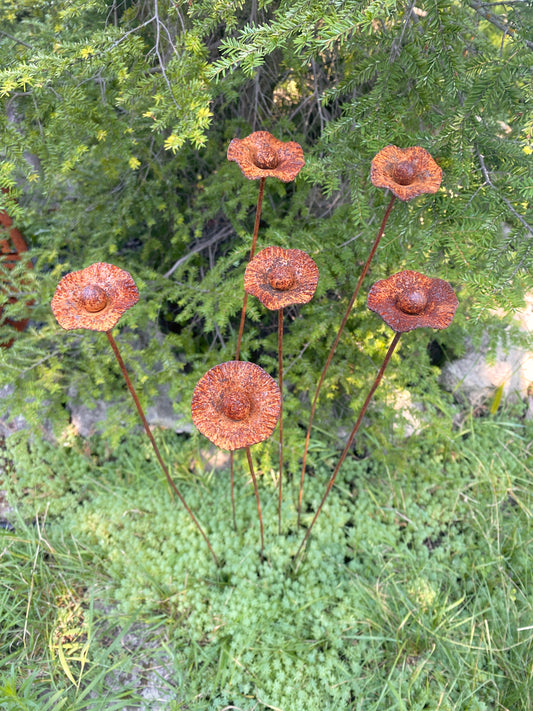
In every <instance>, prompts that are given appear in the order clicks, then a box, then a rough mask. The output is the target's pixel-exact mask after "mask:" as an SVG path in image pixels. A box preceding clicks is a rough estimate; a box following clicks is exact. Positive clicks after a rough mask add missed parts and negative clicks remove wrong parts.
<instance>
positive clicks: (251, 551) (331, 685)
mask: <svg viewBox="0 0 533 711" xmlns="http://www.w3.org/2000/svg"><path fill="white" fill-rule="evenodd" d="M532 436H533V425H532V424H531V423H529V422H527V423H520V422H518V421H506V420H505V419H503V418H501V419H500V420H497V419H495V418H484V419H470V418H468V419H466V420H465V421H464V423H463V425H462V427H461V428H460V429H458V430H450V429H448V428H441V429H440V430H439V428H433V429H430V430H427V431H426V432H425V433H423V434H421V435H419V436H413V437H411V438H410V440H407V441H404V440H400V439H398V440H396V441H391V442H389V444H390V445H391V446H390V448H389V452H388V453H386V454H385V453H384V454H382V455H381V457H379V458H363V459H360V460H357V459H354V458H350V459H347V461H346V462H345V467H344V468H343V475H342V477H340V478H339V481H338V482H337V484H336V486H335V487H334V488H333V490H332V492H331V495H330V499H329V506H328V508H327V509H325V511H324V514H323V515H322V517H321V518H320V519H319V520H318V522H317V524H316V527H315V529H314V535H313V538H312V540H311V543H310V545H309V547H308V550H307V554H306V557H305V559H304V562H303V563H302V565H301V567H300V568H299V570H298V573H297V574H294V572H291V571H292V568H291V563H292V556H293V555H294V553H295V551H296V548H297V544H298V542H299V539H300V537H299V536H298V535H297V532H296V525H295V523H296V504H297V496H296V492H294V500H293V501H291V500H290V499H289V498H286V499H285V500H284V507H285V509H284V512H283V513H284V515H283V522H284V525H283V529H282V535H281V536H278V535H276V532H277V524H278V519H277V496H276V482H275V479H274V478H272V477H270V476H269V474H268V471H264V470H263V472H262V476H261V477H260V488H261V497H262V500H263V502H264V507H263V515H264V523H265V531H266V536H265V539H266V546H265V560H264V562H261V560H260V557H259V556H258V551H259V546H258V540H257V531H256V521H255V517H254V516H253V510H254V506H253V496H254V493H253V490H252V487H251V485H250V482H249V481H246V480H244V479H243V478H238V480H237V481H238V483H237V486H238V488H239V492H238V496H237V497H236V506H237V516H238V520H239V522H240V525H239V529H238V532H237V533H236V534H235V533H234V534H232V535H231V536H229V535H228V520H229V512H230V508H231V503H230V496H229V492H228V487H227V482H226V473H225V472H220V473H215V472H211V473H209V472H208V471H205V472H203V474H202V472H197V478H196V479H194V480H193V479H192V478H191V477H190V476H188V477H186V478H184V479H183V481H182V482H181V485H182V486H185V487H186V490H187V498H188V499H190V500H191V502H192V504H193V505H194V506H195V508H197V510H198V512H199V515H200V516H201V517H202V520H204V521H206V522H208V533H209V536H210V539H211V540H212V541H213V545H214V546H215V547H217V549H219V550H224V551H225V554H224V560H223V564H222V567H221V568H220V569H216V568H213V565H212V562H211V560H210V558H209V554H208V552H207V550H206V549H205V547H204V546H203V545H202V541H201V540H200V539H199V537H198V536H197V535H196V534H195V530H194V526H193V524H192V522H191V521H190V519H188V517H187V516H186V513H185V511H181V510H180V509H177V508H176V507H174V506H173V505H172V504H171V502H170V501H169V500H168V496H167V492H166V490H165V480H164V479H163V477H162V476H159V479H158V484H157V486H155V487H154V484H153V481H154V474H155V473H156V472H157V471H158V469H157V463H156V462H155V461H154V458H153V455H152V454H151V452H150V449H149V447H148V446H147V444H143V443H142V442H141V440H139V443H138V446H134V447H132V446H131V442H130V443H129V444H127V443H124V444H123V445H121V446H120V447H119V448H117V450H115V451H114V452H113V453H112V454H111V453H109V451H108V452H107V453H106V445H105V442H95V443H94V446H93V448H92V449H91V451H90V452H84V451H83V449H82V448H81V446H78V444H76V443H74V444H73V445H72V446H70V447H65V448H63V449H57V448H54V447H52V446H49V445H47V444H45V443H42V442H41V443H35V445H33V446H32V447H31V449H30V450H28V448H27V447H26V445H25V443H24V442H23V441H22V440H21V441H20V442H19V443H18V444H17V443H15V441H13V443H12V444H10V445H9V447H10V452H9V456H10V457H11V458H12V459H13V461H14V465H15V467H16V470H17V472H18V473H17V477H16V479H15V481H16V486H17V489H16V491H14V492H13V496H14V498H15V499H18V500H19V501H21V503H22V504H23V510H24V511H25V512H26V514H25V515H26V516H27V517H28V518H30V517H32V516H35V515H39V514H42V513H43V511H44V510H45V509H48V514H47V520H48V524H47V526H48V528H47V535H48V537H49V540H50V542H51V545H54V540H55V538H56V536H57V538H58V540H59V539H61V540H63V541H67V543H68V541H71V543H70V544H68V545H71V546H73V547H74V545H75V546H76V547H78V548H79V549H80V550H83V551H84V552H85V553H84V555H90V558H91V565H93V566H96V570H99V574H100V575H104V576H105V577H106V578H107V581H108V583H107V585H108V590H107V593H106V595H107V596H108V598H109V600H110V601H113V600H114V602H115V604H117V605H118V606H119V608H120V609H121V610H122V611H123V612H125V613H128V614H131V613H135V614H136V615H140V616H141V617H142V616H143V615H153V614H157V613H159V614H162V615H163V616H164V618H165V620H166V622H165V624H166V625H167V628H168V630H169V636H170V639H171V641H170V642H168V645H169V646H170V648H171V649H172V653H173V655H174V659H175V664H176V665H177V666H180V667H181V668H188V669H191V670H194V671H193V672H191V676H190V678H182V680H181V682H180V683H181V684H182V686H180V688H179V690H177V691H176V694H178V693H179V694H180V695H181V696H182V697H183V696H185V697H186V698H189V699H191V700H192V698H195V699H196V702H195V703H196V704H197V705H196V706H195V708H205V709H220V708H223V707H224V706H225V705H235V706H237V707H238V708H241V709H246V710H248V709H250V710H251V709H252V708H254V706H255V705H257V704H259V707H260V705H261V704H263V705H270V706H274V707H277V708H281V709H283V711H299V710H300V709H302V708H306V709H309V710H310V711H314V709H324V708H328V709H329V708H331V709H333V708H343V709H344V708H346V709H364V711H368V710H369V709H370V710H372V711H380V710H381V709H382V708H383V707H384V706H390V707H391V708H398V709H399V708H409V709H420V710H422V709H430V708H431V709H433V708H439V704H440V708H447V709H450V711H452V710H454V709H459V708H469V709H476V710H477V711H485V710H486V711H488V709H492V708H497V707H498V705H502V706H504V707H507V708H513V709H520V710H524V711H525V709H527V708H528V706H529V705H530V704H531V702H532V700H533V698H532V694H531V688H532V685H531V681H532V679H531V670H529V668H528V667H527V663H526V662H525V660H527V658H528V656H529V655H531V653H532V651H533V634H532V630H531V628H530V623H531V615H532V614H533V597H532V595H531V589H532V588H531V577H530V570H529V568H530V565H529V561H530V560H531V555H532V554H533V550H532V543H531V541H532V540H533V538H532V536H531V532H532V514H531V512H532V510H533V487H532V485H531V481H532V479H531V470H532V468H533V461H532V459H531V453H530V452H529V449H528V442H530V441H531V437H532ZM158 439H159V443H160V446H161V448H162V450H163V451H165V452H166V453H167V454H168V456H169V458H170V461H172V462H180V471H182V472H183V477H185V472H186V471H187V469H188V467H189V466H190V465H191V461H192V460H193V458H194V457H195V453H194V447H193V446H192V445H193V444H194V439H195V438H193V440H192V441H191V440H185V439H183V438H182V439H181V440H177V439H176V437H175V436H174V435H172V434H171V433H160V434H159V435H158ZM367 445H371V442H370V441H369V442H367ZM333 461H334V452H333V451H332V452H330V454H329V455H327V458H326V461H325V464H324V465H323V466H319V467H317V470H316V471H315V472H314V475H313V476H310V477H309V481H308V488H306V498H305V500H304V509H303V511H304V513H303V523H304V524H305V525H307V524H308V523H309V520H310V517H311V515H312V513H308V512H307V509H308V508H309V509H310V510H311V512H312V511H313V510H314V509H315V508H316V505H317V503H318V501H319V499H320V496H321V493H322V491H323V487H324V481H325V479H326V478H327V476H328V472H329V471H330V467H331V463H332V462H333ZM67 462H68V470H69V473H68V474H66V475H65V474H64V475H63V478H62V482H63V483H62V484H61V486H58V484H57V480H58V479H59V480H61V477H58V476H55V473H56V472H57V473H59V472H64V471H65V470H66V468H67ZM243 470H244V464H243V465H242V469H241V471H243ZM241 476H242V475H241ZM44 492H46V493H44ZM74 541H75V544H74ZM125 550H127V551H128V554H127V555H125V554H124V551H125Z"/></svg>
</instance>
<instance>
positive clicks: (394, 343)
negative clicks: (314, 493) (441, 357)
mask: <svg viewBox="0 0 533 711" xmlns="http://www.w3.org/2000/svg"><path fill="white" fill-rule="evenodd" d="M400 336H401V333H396V334H395V335H394V338H393V339H392V342H391V344H390V346H389V350H388V351H387V354H386V356H385V360H384V361H383V364H382V366H381V368H380V369H379V372H378V374H377V375H376V379H375V380H374V383H373V385H372V387H371V388H370V391H369V393H368V395H367V396H366V400H365V402H364V403H363V407H362V408H361V412H360V413H359V417H358V418H357V421H356V423H355V425H354V427H353V429H352V431H351V433H350V436H349V437H348V441H347V442H346V446H345V447H344V449H343V450H342V454H341V456H340V459H339V461H338V462H337V466H336V467H335V470H334V472H333V474H332V475H331V478H330V480H329V482H328V485H327V488H326V493H325V494H324V496H323V497H322V501H321V502H320V505H319V507H318V509H317V510H316V513H315V515H314V518H313V520H312V521H311V525H310V526H309V528H308V529H307V532H306V534H305V536H304V539H303V541H302V542H301V544H300V547H299V548H298V551H297V552H296V556H295V557H294V562H295V564H296V567H295V570H298V568H299V566H300V562H299V561H298V558H299V557H300V554H301V552H302V551H303V548H304V546H305V544H306V543H307V540H308V538H309V536H310V534H311V530H312V528H313V526H314V525H315V521H316V520H317V518H318V515H319V513H320V512H321V511H322V507H323V506H324V504H325V503H326V499H327V498H328V494H329V492H330V491H331V488H332V486H333V484H334V483H335V479H336V477H337V474H338V473H339V469H340V468H341V466H342V463H343V462H344V460H345V458H346V455H347V454H348V452H349V450H350V446H351V444H352V442H353V438H354V437H355V435H356V434H357V430H358V429H359V426H360V424H361V422H362V420H363V417H364V414H365V412H366V410H367V408H368V405H369V404H370V401H371V400H372V396H373V395H374V393H375V392H376V390H377V388H378V385H379V384H380V382H381V379H382V377H383V373H384V372H385V368H386V367H387V365H388V364H389V361H390V359H391V356H392V354H393V353H394V349H395V348H396V346H397V345H398V341H399V340H400Z"/></svg>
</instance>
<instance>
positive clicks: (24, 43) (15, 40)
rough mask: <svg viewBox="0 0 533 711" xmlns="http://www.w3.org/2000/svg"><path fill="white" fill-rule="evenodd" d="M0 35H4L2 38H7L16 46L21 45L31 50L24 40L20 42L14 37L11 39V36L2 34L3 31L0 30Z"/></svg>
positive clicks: (31, 47)
mask: <svg viewBox="0 0 533 711" xmlns="http://www.w3.org/2000/svg"><path fill="white" fill-rule="evenodd" d="M0 35H4V37H7V38H8V39H10V40H12V41H13V42H16V43H17V44H22V45H23V46H24V47H27V48H28V49H33V46H32V45H31V44H28V43H27V42H24V40H20V39H17V38H16V37H13V35H10V34H8V33H7V32H4V30H0Z"/></svg>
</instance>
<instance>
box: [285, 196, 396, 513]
mask: <svg viewBox="0 0 533 711" xmlns="http://www.w3.org/2000/svg"><path fill="white" fill-rule="evenodd" d="M394 200H395V196H394V195H392V197H391V199H390V202H389V205H388V207H387V210H386V212H385V216H384V218H383V220H382V222H381V227H380V228H379V232H378V234H377V237H376V239H375V240H374V244H373V245H372V249H371V250H370V254H369V255H368V259H367V260H366V263H365V265H364V267H363V271H362V272H361V275H360V276H359V281H358V282H357V284H356V287H355V291H354V292H353V295H352V298H351V299H350V303H349V304H348V308H347V309H346V312H345V314H344V316H343V319H342V321H341V325H340V326H339V330H338V331H337V335H336V336H335V340H334V341H333V345H332V346H331V350H330V352H329V354H328V357H327V359H326V363H325V365H324V368H323V369H322V373H321V375H320V379H319V381H318V385H317V388H316V391H315V396H314V398H313V404H312V405H311V414H310V416H309V425H308V426H307V433H306V435H305V446H304V454H303V461H302V474H301V478H300V491H299V493H298V518H297V526H298V527H299V526H300V515H301V510H302V497H303V491H304V479H305V469H306V463H307V451H308V449H309V442H310V439H311V428H312V426H313V419H314V416H315V410H316V406H317V402H318V395H319V393H320V389H321V387H322V383H323V382H324V379H325V377H326V373H327V372H328V368H329V366H330V363H331V361H332V360H333V356H334V355H335V351H336V350H337V346H338V345H339V341H340V338H341V335H342V332H343V331H344V327H345V326H346V322H347V321H348V317H349V315H350V312H351V310H352V307H353V305H354V304H355V300H356V299H357V295H358V294H359V291H360V289H361V284H362V283H363V280H364V278H365V276H366V274H367V272H368V269H369V267H370V263H371V261H372V259H373V258H374V254H375V253H376V250H377V248H378V246H379V243H380V240H381V238H382V236H383V233H384V232H385V225H386V224H387V220H388V219H389V215H390V213H391V210H392V206H393V205H394Z"/></svg>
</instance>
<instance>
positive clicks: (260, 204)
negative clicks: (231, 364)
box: [235, 178, 266, 360]
mask: <svg viewBox="0 0 533 711" xmlns="http://www.w3.org/2000/svg"><path fill="white" fill-rule="evenodd" d="M265 180H266V178H261V180H260V181H259V195H258V197H257V208H256V210H255V223H254V233H253V236H252V248H251V249H250V258H249V259H248V261H249V262H251V261H252V259H253V258H254V254H255V248H256V245H257V235H258V234H259V223H260V222H261V210H262V208H263V194H264V192H265ZM247 303H248V294H247V293H246V292H244V298H243V300H242V311H241V322H240V324H239V334H238V336H237V350H236V353H235V360H239V355H240V352H241V341H242V334H243V331H244V320H245V318H246V305H247Z"/></svg>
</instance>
